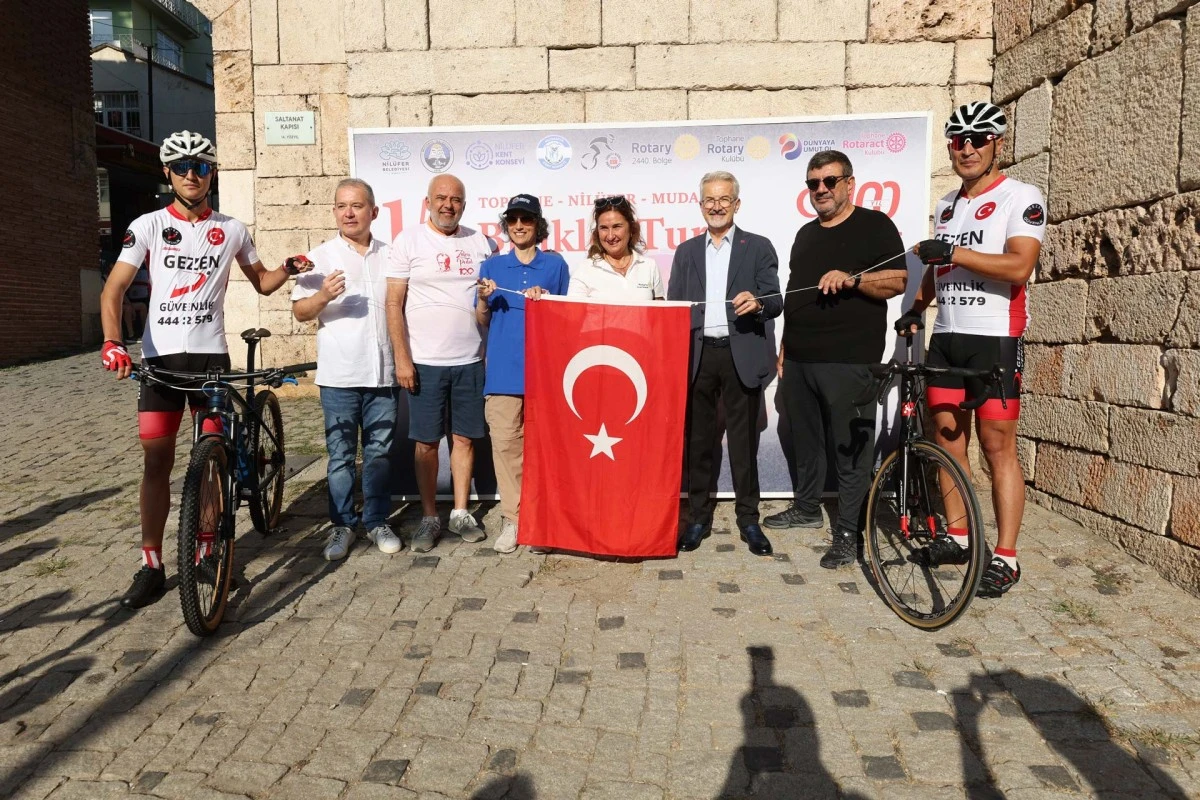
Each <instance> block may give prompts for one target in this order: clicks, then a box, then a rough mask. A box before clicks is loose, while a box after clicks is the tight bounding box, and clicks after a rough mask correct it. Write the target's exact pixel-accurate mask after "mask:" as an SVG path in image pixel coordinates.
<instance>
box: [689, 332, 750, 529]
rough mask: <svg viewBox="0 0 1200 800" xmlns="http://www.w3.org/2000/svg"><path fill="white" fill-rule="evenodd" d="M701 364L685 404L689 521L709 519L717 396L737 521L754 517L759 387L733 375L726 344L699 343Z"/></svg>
mask: <svg viewBox="0 0 1200 800" xmlns="http://www.w3.org/2000/svg"><path fill="white" fill-rule="evenodd" d="M703 347H704V350H703V351H702V352H701V354H700V366H699V367H698V368H697V370H696V378H695V380H693V381H692V389H691V395H690V397H689V409H688V465H687V475H688V507H689V512H690V514H691V521H692V522H693V523H697V522H699V523H705V524H707V523H709V522H710V521H711V520H712V515H713V507H714V506H715V505H716V501H715V500H714V499H713V498H712V497H710V496H709V489H710V487H711V486H712V484H713V481H714V479H715V478H716V476H717V475H718V474H719V473H720V464H717V463H714V460H715V459H714V458H713V455H714V451H715V450H716V449H717V444H718V441H719V438H720V433H721V431H720V428H719V427H718V425H717V400H718V398H719V399H720V401H721V405H722V406H723V407H724V411H725V434H726V440H727V442H728V445H729V471H730V472H731V473H732V475H733V492H734V496H735V497H736V498H737V500H736V505H735V507H734V513H735V514H736V516H737V524H738V525H739V526H743V527H744V526H746V525H749V524H751V523H756V522H758V499H759V497H758V430H757V425H756V423H757V421H758V407H759V402H760V400H761V398H762V389H761V388H760V387H757V386H756V387H754V388H753V389H750V388H747V387H746V386H743V385H742V382H741V380H739V379H738V375H737V369H736V367H734V364H733V354H732V353H731V352H730V350H729V348H728V347H712V346H710V345H708V344H705V345H703Z"/></svg>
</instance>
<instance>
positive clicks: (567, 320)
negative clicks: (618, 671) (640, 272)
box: [517, 299, 691, 557]
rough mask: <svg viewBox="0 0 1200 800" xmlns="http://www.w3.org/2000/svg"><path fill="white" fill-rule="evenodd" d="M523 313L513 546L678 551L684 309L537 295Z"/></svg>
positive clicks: (639, 553) (642, 553)
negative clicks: (520, 454) (521, 444)
mask: <svg viewBox="0 0 1200 800" xmlns="http://www.w3.org/2000/svg"><path fill="white" fill-rule="evenodd" d="M525 308H526V320H525V461H524V476H523V479H522V483H521V514H520V522H519V525H518V531H517V541H518V542H520V543H521V544H524V545H529V546H533V547H550V548H555V549H558V550H571V551H576V552H583V553H592V554H595V555H609V556H632V557H647V556H673V555H675V553H676V540H677V537H678V532H679V486H680V478H681V471H682V467H683V430H684V421H685V418H686V408H687V384H688V368H689V363H688V346H689V337H690V320H691V310H690V304H688V303H664V302H656V303H653V304H646V305H609V304H606V303H582V302H572V301H566V300H555V299H543V300H540V301H538V302H536V303H527V304H526V305H525Z"/></svg>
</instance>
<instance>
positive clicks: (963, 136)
mask: <svg viewBox="0 0 1200 800" xmlns="http://www.w3.org/2000/svg"><path fill="white" fill-rule="evenodd" d="M999 138H1000V137H999V136H997V135H996V134H994V133H956V134H954V135H953V136H951V137H950V149H951V150H962V149H963V148H964V147H966V146H967V142H970V143H971V147H973V148H975V149H976V150H979V149H980V148H982V147H985V146H986V145H987V143H988V142H994V141H996V140H997V139H999Z"/></svg>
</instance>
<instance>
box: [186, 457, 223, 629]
mask: <svg viewBox="0 0 1200 800" xmlns="http://www.w3.org/2000/svg"><path fill="white" fill-rule="evenodd" d="M231 485H232V484H231V481H230V475H229V459H228V457H227V456H226V454H225V448H224V446H223V443H222V441H221V440H220V439H218V438H215V437H212V438H206V439H201V440H200V441H199V442H197V443H196V446H195V448H194V449H193V450H192V460H191V462H190V463H189V464H188V470H187V477H185V478H184V481H183V502H182V509H181V510H180V512H179V602H180V605H181V606H182V607H183V619H184V621H185V622H186V623H187V626H188V630H190V631H191V632H192V633H194V634H196V635H197V636H208V635H209V634H211V633H213V632H214V631H216V629H217V626H218V625H220V624H221V618H222V617H223V616H224V615H225V605H226V600H227V598H228V596H229V583H230V578H231V576H232V572H233V531H232V530H229V527H230V525H231V524H232V516H231V515H228V514H226V509H227V508H228V506H229V503H228V497H227V493H228V492H229V489H230V486H231Z"/></svg>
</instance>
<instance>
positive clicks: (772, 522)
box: [762, 503, 825, 529]
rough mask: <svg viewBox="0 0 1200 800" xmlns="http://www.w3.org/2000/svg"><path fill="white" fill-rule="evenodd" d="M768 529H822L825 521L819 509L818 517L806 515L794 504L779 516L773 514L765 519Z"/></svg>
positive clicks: (765, 525)
mask: <svg viewBox="0 0 1200 800" xmlns="http://www.w3.org/2000/svg"><path fill="white" fill-rule="evenodd" d="M762 524H763V526H764V527H767V528H775V529H780V528H821V527H824V525H825V519H824V517H822V516H821V512H820V510H819V509H818V511H817V514H816V516H810V515H808V514H805V513H804V512H803V511H801V510H800V509H798V508H796V504H795V503H792V504H790V505H789V506H788V507H787V508H785V509H784V510H783V511H780V512H779V513H778V514H772V515H771V516H769V517H765V518H764V519H763V522H762Z"/></svg>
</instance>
